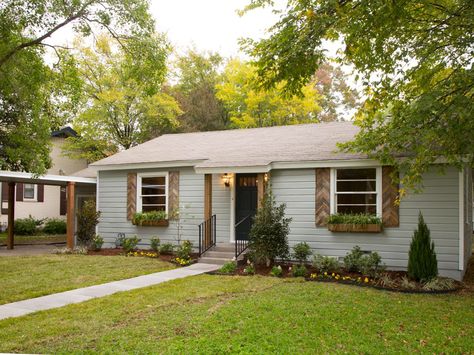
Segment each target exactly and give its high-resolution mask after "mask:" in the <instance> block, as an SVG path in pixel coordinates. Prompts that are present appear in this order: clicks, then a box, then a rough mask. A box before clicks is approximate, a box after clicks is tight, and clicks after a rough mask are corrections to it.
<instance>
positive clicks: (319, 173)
mask: <svg viewBox="0 0 474 355" xmlns="http://www.w3.org/2000/svg"><path fill="white" fill-rule="evenodd" d="M330 189H331V170H330V169H329V168H318V169H316V226H317V227H320V226H325V225H327V219H328V217H329V214H330V213H331V208H330V201H331V195H330V194H331V190H330Z"/></svg>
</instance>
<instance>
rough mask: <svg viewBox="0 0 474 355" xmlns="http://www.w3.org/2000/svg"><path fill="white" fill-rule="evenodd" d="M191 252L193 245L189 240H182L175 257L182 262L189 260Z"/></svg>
mask: <svg viewBox="0 0 474 355" xmlns="http://www.w3.org/2000/svg"><path fill="white" fill-rule="evenodd" d="M192 251H193V243H191V242H190V241H189V240H184V241H183V242H182V243H181V244H180V245H179V246H178V248H177V249H176V256H177V257H178V258H180V259H183V260H189V259H191V253H192Z"/></svg>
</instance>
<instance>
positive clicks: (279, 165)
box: [271, 159, 381, 169]
mask: <svg viewBox="0 0 474 355" xmlns="http://www.w3.org/2000/svg"><path fill="white" fill-rule="evenodd" d="M378 166H381V164H380V162H379V161H377V160H373V159H347V160H318V161H300V162H298V161H296V162H273V163H271V168H272V169H311V168H356V167H378Z"/></svg>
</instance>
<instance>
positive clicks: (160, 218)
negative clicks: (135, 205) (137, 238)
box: [132, 211, 169, 227]
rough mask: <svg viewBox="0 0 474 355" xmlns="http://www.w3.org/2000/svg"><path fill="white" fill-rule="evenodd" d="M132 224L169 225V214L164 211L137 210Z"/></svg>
mask: <svg viewBox="0 0 474 355" xmlns="http://www.w3.org/2000/svg"><path fill="white" fill-rule="evenodd" d="M132 224H134V225H136V226H148V227H168V226H169V220H168V215H167V214H166V212H164V211H150V212H137V213H135V215H134V216H133V218H132Z"/></svg>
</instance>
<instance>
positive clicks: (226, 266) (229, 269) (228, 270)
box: [219, 261, 237, 274]
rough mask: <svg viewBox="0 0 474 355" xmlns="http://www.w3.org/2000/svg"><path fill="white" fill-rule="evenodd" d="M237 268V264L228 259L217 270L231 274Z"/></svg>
mask: <svg viewBox="0 0 474 355" xmlns="http://www.w3.org/2000/svg"><path fill="white" fill-rule="evenodd" d="M235 270H237V264H236V263H235V262H233V261H229V262H227V263H225V264H224V265H222V267H221V268H220V269H219V272H221V273H223V274H233V273H234V272H235Z"/></svg>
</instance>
